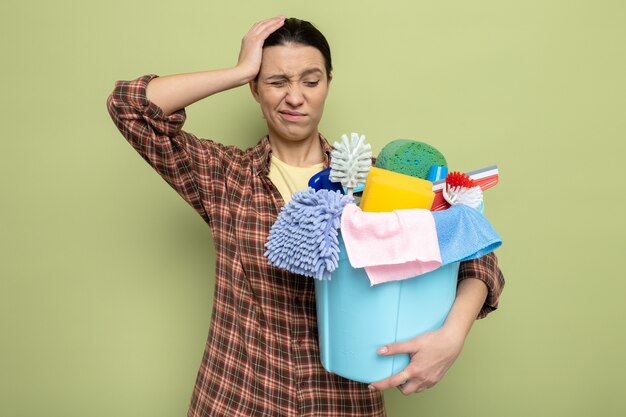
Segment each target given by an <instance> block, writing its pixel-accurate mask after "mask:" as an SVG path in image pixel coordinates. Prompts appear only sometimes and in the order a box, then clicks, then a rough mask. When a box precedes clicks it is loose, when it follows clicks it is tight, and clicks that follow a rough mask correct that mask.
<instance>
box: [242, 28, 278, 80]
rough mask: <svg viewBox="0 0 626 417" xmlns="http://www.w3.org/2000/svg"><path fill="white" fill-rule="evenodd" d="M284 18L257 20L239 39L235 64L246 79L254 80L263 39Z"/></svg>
mask: <svg viewBox="0 0 626 417" xmlns="http://www.w3.org/2000/svg"><path fill="white" fill-rule="evenodd" d="M285 19H286V17H285V16H276V17H273V18H271V19H267V20H262V21H260V22H257V23H255V24H254V25H253V26H252V28H250V30H249V31H248V33H246V34H245V36H244V37H243V39H242V40H241V50H240V51H239V60H238V62H237V66H238V67H239V68H241V69H243V70H244V72H245V74H246V77H247V78H249V79H248V81H252V80H254V79H255V78H256V76H257V74H258V73H259V69H260V68H261V59H262V57H263V43H264V42H265V39H267V37H268V36H270V35H271V34H272V33H274V31H276V30H277V29H278V28H280V27H281V26H282V25H283V24H284V23H285Z"/></svg>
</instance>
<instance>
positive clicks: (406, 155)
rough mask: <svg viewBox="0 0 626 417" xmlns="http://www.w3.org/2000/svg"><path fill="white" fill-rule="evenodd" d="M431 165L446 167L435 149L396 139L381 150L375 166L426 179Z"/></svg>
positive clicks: (443, 159)
mask: <svg viewBox="0 0 626 417" xmlns="http://www.w3.org/2000/svg"><path fill="white" fill-rule="evenodd" d="M433 165H442V166H446V167H447V166H448V164H447V162H446V158H444V156H443V155H442V154H441V152H439V151H438V150H437V149H436V148H435V147H433V146H431V145H429V144H427V143H424V142H419V141H416V140H411V139H396V140H393V141H391V142H389V143H388V144H387V145H385V146H384V147H383V149H381V151H380V152H379V154H378V157H376V165H375V166H376V167H377V168H382V169H387V170H389V171H394V172H399V173H401V174H405V175H410V176H412V177H416V178H422V179H426V178H427V176H428V171H429V170H430V167H431V166H433Z"/></svg>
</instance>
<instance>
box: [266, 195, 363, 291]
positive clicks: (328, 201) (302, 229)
mask: <svg viewBox="0 0 626 417" xmlns="http://www.w3.org/2000/svg"><path fill="white" fill-rule="evenodd" d="M352 201H353V199H352V197H348V196H344V195H342V194H341V193H340V192H339V191H329V190H319V191H315V190H314V189H313V188H309V189H308V190H307V191H299V192H296V193H294V194H293V195H292V197H291V201H290V202H289V203H287V204H285V205H284V206H283V208H282V209H281V211H280V213H279V215H278V218H277V219H276V222H275V223H274V224H273V225H272V228H271V229H270V234H269V237H268V241H267V242H266V243H265V247H266V248H267V251H266V252H265V254H264V255H265V256H266V257H267V258H268V260H269V263H270V265H273V266H276V267H278V268H282V269H285V270H287V271H291V272H295V273H297V274H301V275H304V276H307V277H313V278H316V279H330V273H331V272H332V271H334V270H335V269H336V268H337V262H338V260H339V246H338V245H339V241H338V239H337V233H338V229H339V226H340V224H341V221H340V216H341V212H342V210H343V208H344V207H345V206H346V204H348V203H351V202H352Z"/></svg>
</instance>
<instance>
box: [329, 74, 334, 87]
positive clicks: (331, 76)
mask: <svg viewBox="0 0 626 417" xmlns="http://www.w3.org/2000/svg"><path fill="white" fill-rule="evenodd" d="M332 80H333V73H332V72H331V73H329V74H328V84H329V85H330V82H331V81H332Z"/></svg>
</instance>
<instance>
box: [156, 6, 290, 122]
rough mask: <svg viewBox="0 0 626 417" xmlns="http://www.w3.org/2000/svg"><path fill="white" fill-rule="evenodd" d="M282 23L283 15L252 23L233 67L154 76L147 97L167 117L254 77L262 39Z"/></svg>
mask: <svg viewBox="0 0 626 417" xmlns="http://www.w3.org/2000/svg"><path fill="white" fill-rule="evenodd" d="M284 22H285V17H284V16H278V17H274V18H272V19H268V20H264V21H261V22H258V23H256V24H255V25H254V26H252V28H251V29H250V31H249V32H248V33H247V34H246V35H245V36H244V38H243V39H242V41H241V50H240V52H239V60H238V62H237V65H236V66H235V67H233V68H228V69H222V70H213V71H204V72H193V73H187V74H177V75H170V76H166V77H159V78H155V79H153V80H152V81H151V82H150V84H148V88H147V91H146V94H147V97H148V100H150V101H151V102H153V103H155V104H156V105H157V106H159V107H160V108H161V109H162V110H163V113H164V114H165V115H166V116H168V115H170V114H172V113H174V112H175V111H177V110H180V109H183V108H185V107H187V106H188V105H190V104H192V103H195V102H196V101H199V100H202V99H204V98H206V97H209V96H211V95H213V94H216V93H219V92H222V91H225V90H229V89H231V88H235V87H239V86H242V85H244V84H247V83H248V82H250V81H252V80H254V78H255V77H256V75H257V74H258V73H259V69H260V68H261V57H262V54H263V42H264V41H265V39H267V37H268V36H269V35H270V34H271V33H272V32H274V31H275V30H276V29H278V28H279V27H281V26H282V25H283V23H284Z"/></svg>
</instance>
